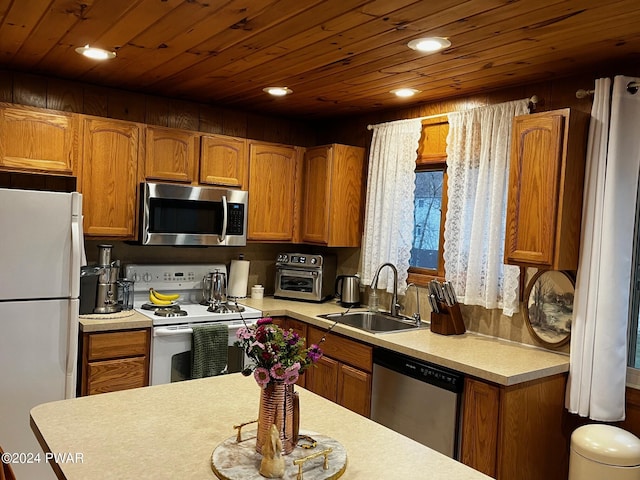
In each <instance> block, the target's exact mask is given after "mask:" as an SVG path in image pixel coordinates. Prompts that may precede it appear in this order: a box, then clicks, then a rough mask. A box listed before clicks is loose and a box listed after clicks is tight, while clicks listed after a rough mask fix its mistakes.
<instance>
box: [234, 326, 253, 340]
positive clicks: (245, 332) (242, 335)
mask: <svg viewBox="0 0 640 480" xmlns="http://www.w3.org/2000/svg"><path fill="white" fill-rule="evenodd" d="M251 335H252V333H251V331H250V330H249V329H248V328H247V327H240V328H239V329H238V330H237V331H236V337H238V338H239V339H240V340H249V339H250V338H251Z"/></svg>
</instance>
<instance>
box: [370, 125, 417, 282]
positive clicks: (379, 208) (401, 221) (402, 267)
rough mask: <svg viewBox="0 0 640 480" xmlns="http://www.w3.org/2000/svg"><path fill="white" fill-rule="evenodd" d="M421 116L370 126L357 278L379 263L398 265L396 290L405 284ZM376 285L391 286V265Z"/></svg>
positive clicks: (411, 230) (411, 231) (371, 270)
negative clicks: (369, 146)
mask: <svg viewBox="0 0 640 480" xmlns="http://www.w3.org/2000/svg"><path fill="white" fill-rule="evenodd" d="M421 131H422V122H421V120H420V119H411V120H401V121H397V122H390V123H385V124H380V125H375V126H374V127H373V138H372V140H371V151H370V154H369V179H368V184H367V204H366V210H365V224H364V237H363V240H362V265H361V269H362V272H361V273H362V282H363V283H364V284H365V285H370V284H371V280H372V279H373V275H374V274H375V272H376V269H377V268H378V266H379V265H381V264H382V263H385V262H391V263H393V264H394V265H395V266H396V268H397V269H398V290H400V291H401V292H402V291H403V290H404V289H405V288H406V284H407V275H408V270H409V259H410V257H411V244H412V241H413V194H414V190H415V169H416V158H417V150H418V144H419V142H420V134H421ZM378 288H382V289H386V290H387V291H388V292H391V290H393V275H392V271H391V269H390V268H385V269H384V270H383V271H382V272H380V277H379V279H378Z"/></svg>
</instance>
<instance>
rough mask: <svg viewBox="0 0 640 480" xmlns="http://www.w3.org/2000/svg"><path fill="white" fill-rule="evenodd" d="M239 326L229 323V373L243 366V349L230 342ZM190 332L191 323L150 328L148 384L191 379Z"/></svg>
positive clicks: (233, 340) (238, 370) (232, 340)
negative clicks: (149, 382) (151, 335)
mask: <svg viewBox="0 0 640 480" xmlns="http://www.w3.org/2000/svg"><path fill="white" fill-rule="evenodd" d="M199 325H202V324H199ZM238 327H239V326H238V325H229V345H228V349H229V350H228V363H227V372H228V373H235V372H240V371H242V368H243V367H244V360H245V355H244V351H243V350H242V348H240V347H236V346H234V345H233V343H234V342H235V340H236V330H237V329H238ZM192 333H193V330H192V329H191V326H190V325H168V326H157V327H153V344H152V346H151V385H161V384H163V383H172V382H181V381H183V380H190V379H191V338H192Z"/></svg>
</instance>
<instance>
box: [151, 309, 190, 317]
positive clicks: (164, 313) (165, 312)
mask: <svg viewBox="0 0 640 480" xmlns="http://www.w3.org/2000/svg"><path fill="white" fill-rule="evenodd" d="M156 315H158V316H159V317H186V316H187V312H186V311H185V310H180V307H178V309H177V310H176V309H174V308H162V309H158V310H156Z"/></svg>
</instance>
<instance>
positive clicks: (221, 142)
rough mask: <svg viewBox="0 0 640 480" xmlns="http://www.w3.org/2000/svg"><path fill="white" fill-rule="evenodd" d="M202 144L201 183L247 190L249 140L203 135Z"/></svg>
mask: <svg viewBox="0 0 640 480" xmlns="http://www.w3.org/2000/svg"><path fill="white" fill-rule="evenodd" d="M200 142H201V143H200V183H205V184H209V185H221V186H226V187H238V188H241V189H246V188H247V184H248V174H249V158H248V157H247V140H246V139H245V138H235V137H227V136H225V135H202V137H201V140H200Z"/></svg>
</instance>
